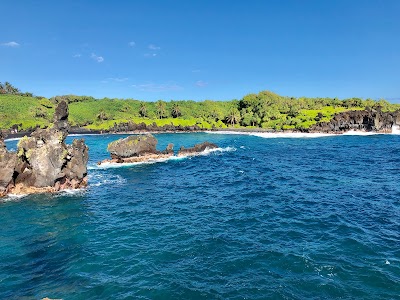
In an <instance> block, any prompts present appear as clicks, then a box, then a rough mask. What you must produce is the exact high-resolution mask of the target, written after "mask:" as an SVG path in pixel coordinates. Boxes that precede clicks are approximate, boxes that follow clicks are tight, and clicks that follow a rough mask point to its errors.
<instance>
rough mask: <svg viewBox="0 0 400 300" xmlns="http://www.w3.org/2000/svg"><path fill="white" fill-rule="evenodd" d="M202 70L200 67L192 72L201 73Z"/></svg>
mask: <svg viewBox="0 0 400 300" xmlns="http://www.w3.org/2000/svg"><path fill="white" fill-rule="evenodd" d="M200 72H201V70H199V69H195V70H192V73H200Z"/></svg>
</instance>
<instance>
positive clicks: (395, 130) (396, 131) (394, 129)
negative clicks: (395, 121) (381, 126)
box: [392, 125, 400, 134]
mask: <svg viewBox="0 0 400 300" xmlns="http://www.w3.org/2000/svg"><path fill="white" fill-rule="evenodd" d="M392 134H400V126H399V125H393V126H392Z"/></svg>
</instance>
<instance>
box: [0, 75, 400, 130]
mask: <svg viewBox="0 0 400 300" xmlns="http://www.w3.org/2000/svg"><path fill="white" fill-rule="evenodd" d="M62 100H64V101H66V102H67V103H69V108H70V120H71V122H72V124H73V125H76V126H86V127H87V128H91V129H108V128H111V127H113V126H114V124H115V123H117V124H118V123H123V122H134V123H141V122H144V123H146V124H152V123H154V122H155V123H156V124H157V125H159V126H162V125H165V124H171V123H172V124H174V125H182V126H193V125H198V126H199V127H202V128H212V127H216V128H221V127H231V126H233V127H255V128H257V127H258V128H266V129H272V130H282V129H283V130H287V129H305V128H309V127H310V126H312V125H313V124H316V123H317V122H320V121H329V120H330V119H331V118H332V116H333V115H334V114H335V113H338V112H341V111H345V110H357V109H376V110H379V109H380V110H383V111H394V110H398V109H399V108H400V105H399V104H392V103H390V102H388V101H386V100H383V99H381V100H379V101H374V100H372V99H366V100H363V99H360V98H349V99H343V100H339V99H337V98H306V97H300V98H294V97H284V96H280V95H278V94H275V93H273V92H270V91H262V92H259V93H258V94H254V93H253V94H248V95H246V96H244V97H243V98H242V99H240V100H231V101H212V100H205V101H191V100H187V101H164V100H159V101H157V102H147V101H139V100H134V99H109V98H103V99H95V98H93V97H90V96H76V95H63V96H55V97H52V98H50V99H45V98H43V97H32V94H30V93H23V94H22V93H20V91H19V89H17V88H15V87H14V86H12V85H11V84H10V83H8V82H6V83H4V84H3V83H0V128H11V127H12V126H14V127H15V126H17V127H18V128H20V129H26V128H30V127H35V126H47V125H48V124H49V122H50V121H51V115H52V114H53V110H54V107H55V105H56V104H57V103H59V102H60V101H62Z"/></svg>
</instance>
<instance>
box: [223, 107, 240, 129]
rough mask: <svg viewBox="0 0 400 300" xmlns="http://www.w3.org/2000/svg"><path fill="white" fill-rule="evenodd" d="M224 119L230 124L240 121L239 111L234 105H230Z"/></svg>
mask: <svg viewBox="0 0 400 300" xmlns="http://www.w3.org/2000/svg"><path fill="white" fill-rule="evenodd" d="M226 121H227V122H228V123H230V124H231V125H232V126H233V125H235V124H237V123H239V122H240V112H239V110H238V109H237V108H236V107H232V108H231V109H230V110H229V113H228V115H227V116H226Z"/></svg>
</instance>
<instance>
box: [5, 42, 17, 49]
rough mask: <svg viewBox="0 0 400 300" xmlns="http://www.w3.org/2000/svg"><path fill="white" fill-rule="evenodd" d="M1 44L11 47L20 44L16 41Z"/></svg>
mask: <svg viewBox="0 0 400 300" xmlns="http://www.w3.org/2000/svg"><path fill="white" fill-rule="evenodd" d="M1 45H2V46H4V47H12V48H16V47H19V46H20V44H18V43H17V42H7V43H2V44H1Z"/></svg>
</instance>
